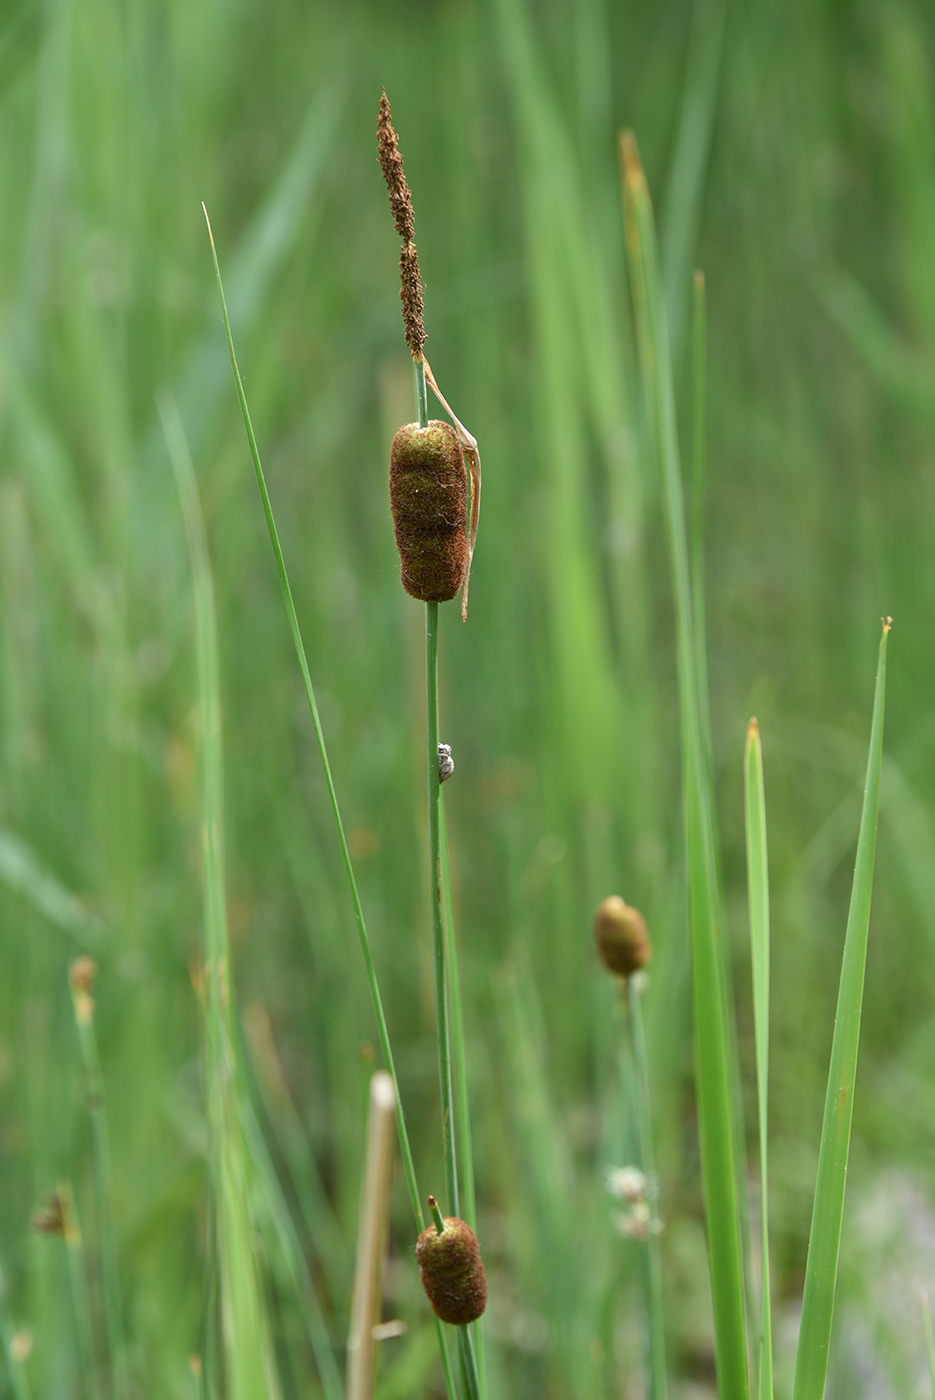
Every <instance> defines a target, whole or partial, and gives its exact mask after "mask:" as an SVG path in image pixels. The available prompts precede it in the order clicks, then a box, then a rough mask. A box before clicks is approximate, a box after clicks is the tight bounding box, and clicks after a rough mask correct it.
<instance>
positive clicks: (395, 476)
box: [390, 418, 468, 603]
mask: <svg viewBox="0 0 935 1400" xmlns="http://www.w3.org/2000/svg"><path fill="white" fill-rule="evenodd" d="M390 507H391V509H392V512H393V524H394V526H395V529H396V547H397V549H398V550H399V558H400V565H401V567H400V577H401V578H402V584H403V587H404V588H405V590H406V592H407V593H409V594H411V595H412V597H413V598H421V599H422V601H423V602H426V603H445V602H447V601H448V599H449V598H453V597H454V596H455V594H456V593H457V592H458V589H459V588H460V587H461V581H462V579H463V578H464V571H465V569H466V568H467V561H468V545H467V533H466V530H467V470H466V468H465V465H464V453H463V452H462V450H461V444H460V442H459V441H458V435H457V433H456V432H455V430H454V428H452V427H451V426H450V425H449V424H448V423H443V422H442V421H441V420H440V419H437V418H433V419H432V421H431V422H430V423H429V425H428V427H427V428H420V427H419V425H418V423H407V424H405V426H404V427H402V428H400V429H399V432H398V433H397V434H396V436H395V437H394V439H393V446H392V448H391V450H390Z"/></svg>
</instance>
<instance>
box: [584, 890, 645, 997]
mask: <svg viewBox="0 0 935 1400" xmlns="http://www.w3.org/2000/svg"><path fill="white" fill-rule="evenodd" d="M594 937H595V938H596V940H597V951H598V953H599V954H600V957H601V962H602V963H603V964H604V966H605V967H606V968H607V970H608V972H613V973H615V974H616V975H617V976H618V977H630V976H631V975H632V974H633V973H634V972H639V970H640V968H643V967H645V966H646V964H647V963H648V962H649V959H650V956H651V955H652V947H651V945H650V942H649V934H648V933H647V932H646V920H645V919H644V918H643V916H642V914H641V913H640V911H639V910H638V909H634V908H632V907H631V906H630V905H629V904H625V903H624V901H623V900H622V899H621V898H620V896H619V895H617V894H612V895H610V897H609V898H608V899H605V900H603V901H602V902H601V904H599V905H598V909H597V913H596V914H595V916H594Z"/></svg>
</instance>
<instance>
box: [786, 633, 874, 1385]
mask: <svg viewBox="0 0 935 1400" xmlns="http://www.w3.org/2000/svg"><path fill="white" fill-rule="evenodd" d="M890 625H891V619H890V618H886V619H885V620H884V623H883V635H882V637H881V639H880V652H879V663H878V666H877V679H876V688H875V693H874V701H873V722H872V725H871V731H870V752H869V756H868V760H867V779H866V784H865V787H864V801H863V810H862V812H861V818H860V833H859V835H858V838H857V858H856V861H855V864H854V881H853V885H852V888H851V903H850V910H849V912H848V917H847V931H846V933H845V935H844V956H843V958H842V962H841V982H840V986H839V990H838V1004H837V1011H836V1013H835V1020H834V1038H833V1040H832V1044H831V1063H830V1066H829V1070H828V1088H827V1092H826V1095H825V1112H824V1120H823V1122H822V1129H821V1144H820V1147H819V1152H818V1178H817V1181H816V1183H815V1203H814V1207H813V1211H812V1228H811V1233H810V1235H809V1241H808V1262H807V1264H806V1268H805V1292H804V1296H803V1300H802V1324H801V1328H800V1330H799V1344H798V1349H797V1352H796V1360H795V1381H794V1385H793V1392H792V1395H793V1400H821V1396H822V1395H823V1394H824V1389H825V1377H826V1375H827V1371H828V1352H829V1346H830V1341H831V1323H832V1317H833V1313H834V1293H835V1284H836V1281H837V1270H838V1255H839V1253H840V1247H841V1228H842V1222H843V1217H844V1189H845V1184H846V1178H847V1159H848V1153H849V1151H850V1141H851V1123H852V1120H853V1115H854V1082H855V1078H856V1074H857V1049H858V1043H859V1040H860V1013H861V1006H862V1002H863V990H864V970H865V967H866V961H867V937H868V933H869V928H870V899H871V893H872V887H873V865H874V854H875V850H876V834H877V818H878V815H879V809H880V770H881V766H882V756H883V712H884V700H885V693H886V643H887V638H888V636H889V630H890Z"/></svg>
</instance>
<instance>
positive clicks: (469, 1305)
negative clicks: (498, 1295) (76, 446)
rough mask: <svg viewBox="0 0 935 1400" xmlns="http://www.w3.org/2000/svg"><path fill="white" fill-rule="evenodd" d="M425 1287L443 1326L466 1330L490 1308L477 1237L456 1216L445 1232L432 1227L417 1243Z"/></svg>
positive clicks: (447, 1220) (448, 1218) (447, 1221)
mask: <svg viewBox="0 0 935 1400" xmlns="http://www.w3.org/2000/svg"><path fill="white" fill-rule="evenodd" d="M416 1259H417V1260H418V1262H419V1272H420V1274H421V1276H422V1287H423V1288H424V1289H425V1292H426V1296H427V1298H428V1300H429V1302H430V1303H431V1304H432V1307H433V1308H434V1310H435V1312H436V1313H437V1315H438V1316H439V1317H440V1318H441V1320H442V1322H450V1323H453V1324H454V1325H455V1326H461V1327H463V1326H464V1325H465V1324H466V1323H468V1322H476V1320H477V1319H478V1318H479V1317H480V1315H481V1313H482V1312H483V1311H484V1309H485V1308H486V1306H487V1276H486V1274H485V1273H484V1265H483V1261H482V1260H481V1257H480V1245H479V1244H478V1243H477V1236H476V1235H475V1233H474V1231H473V1230H472V1229H471V1227H470V1225H468V1224H467V1223H466V1222H465V1221H463V1220H459V1219H458V1217H457V1216H456V1215H447V1216H445V1228H444V1230H442V1231H439V1230H438V1228H437V1226H435V1225H429V1227H428V1228H427V1229H425V1230H423V1231H422V1234H421V1235H420V1236H419V1239H418V1241H417V1243H416Z"/></svg>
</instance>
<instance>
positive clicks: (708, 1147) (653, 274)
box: [620, 133, 749, 1400]
mask: <svg viewBox="0 0 935 1400" xmlns="http://www.w3.org/2000/svg"><path fill="white" fill-rule="evenodd" d="M620 144H621V157H622V165H623V193H624V219H625V230H626V239H627V249H628V252H629V256H630V267H631V276H632V287H633V300H634V309H635V316H636V333H637V342H638V344H639V350H640V361H641V364H642V367H643V380H644V390H645V395H646V402H647V408H648V421H649V429H650V433H651V435H652V439H653V443H654V447H655V450H656V453H657V456H658V461H659V469H660V473H661V478H662V494H663V503H664V510H665V520H666V529H667V534H668V538H669V553H670V562H671V568H672V577H673V592H674V595H675V615H676V651H677V663H678V683H679V710H680V715H681V729H682V766H683V781H684V788H685V818H686V835H687V844H688V889H689V908H690V921H689V922H690V930H691V954H692V956H691V969H692V1001H693V1005H694V1030H695V1062H696V1092H697V1098H698V1116H699V1128H700V1137H701V1168H702V1181H703V1187H704V1200H705V1217H706V1223H707V1231H708V1259H709V1265H710V1270H711V1291H712V1297H713V1304H714V1332H715V1352H716V1358H717V1375H718V1385H719V1390H720V1394H721V1397H722V1400H745V1397H747V1396H748V1395H749V1374H748V1364H747V1347H746V1336H745V1307H744V1279H743V1263H742V1250H741V1236H740V1204H739V1202H740V1196H739V1184H738V1173H737V1161H738V1158H737V1151H738V1142H739V1135H738V1130H737V1123H736V1118H735V1115H736V1100H735V1094H734V1086H733V1079H732V1051H731V1024H730V1009H729V997H728V990H727V976H726V970H725V964H724V952H723V947H722V943H721V915H720V909H719V900H718V890H717V875H716V870H715V856H714V837H713V831H712V824H711V812H712V805H713V804H712V796H711V791H710V779H709V774H708V765H707V762H706V757H705V743H704V721H703V716H702V706H701V702H700V698H699V683H698V675H697V665H696V657H695V645H696V634H695V627H694V623H693V617H692V600H691V584H690V579H689V559H688V545H687V541H686V534H685V511H684V504H683V498H682V479H681V468H680V464H679V448H678V431H677V426H676V418H675V397H674V391H673V385H672V368H671V361H670V356H669V345H668V334H667V330H666V320H665V309H664V306H663V297H662V287H661V281H660V275H659V261H658V253H657V250H656V236H655V229H654V225H653V213H652V205H651V202H650V198H649V190H648V188H647V185H646V179H645V176H644V174H643V168H642V165H641V164H640V159H639V155H638V153H637V149H636V142H635V140H634V138H633V136H632V134H631V133H624V134H623V135H622V136H621V142H620Z"/></svg>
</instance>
